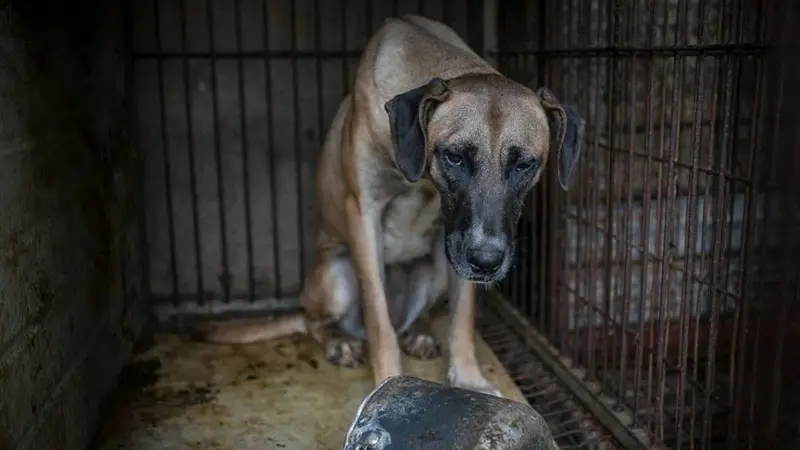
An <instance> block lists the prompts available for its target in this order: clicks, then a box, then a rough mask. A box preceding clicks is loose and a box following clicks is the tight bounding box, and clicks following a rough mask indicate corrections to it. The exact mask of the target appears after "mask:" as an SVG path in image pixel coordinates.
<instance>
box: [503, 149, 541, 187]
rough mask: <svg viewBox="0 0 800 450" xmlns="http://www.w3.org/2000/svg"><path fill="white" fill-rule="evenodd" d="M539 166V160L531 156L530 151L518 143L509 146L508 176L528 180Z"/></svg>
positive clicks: (506, 172)
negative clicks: (517, 144)
mask: <svg viewBox="0 0 800 450" xmlns="http://www.w3.org/2000/svg"><path fill="white" fill-rule="evenodd" d="M539 166H540V163H539V160H537V159H536V158H534V157H532V156H530V153H529V152H526V151H525V149H524V148H522V147H519V146H516V145H512V146H511V147H509V149H508V160H507V162H506V170H505V175H506V178H509V179H516V180H520V181H525V180H528V179H529V178H531V177H533V176H534V175H536V172H537V171H538V170H539Z"/></svg>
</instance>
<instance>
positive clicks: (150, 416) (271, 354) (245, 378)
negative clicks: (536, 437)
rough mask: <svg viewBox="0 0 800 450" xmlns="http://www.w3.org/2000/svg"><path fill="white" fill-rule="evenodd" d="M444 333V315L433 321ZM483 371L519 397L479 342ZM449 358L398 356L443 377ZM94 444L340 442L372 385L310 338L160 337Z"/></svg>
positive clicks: (103, 447)
mask: <svg viewBox="0 0 800 450" xmlns="http://www.w3.org/2000/svg"><path fill="white" fill-rule="evenodd" d="M434 332H435V333H436V334H437V336H438V337H439V338H440V339H441V342H446V340H445V339H444V338H445V336H446V333H447V319H446V317H440V318H439V319H438V320H436V321H435V322H434ZM477 353H478V359H479V361H480V363H481V365H482V368H483V370H484V373H485V374H486V377H487V378H488V379H489V381H490V382H492V383H493V384H494V385H495V386H497V388H498V389H500V391H501V392H503V394H504V395H506V396H507V397H509V398H512V399H514V400H517V401H525V400H524V398H523V397H522V394H521V393H520V391H519V390H518V389H517V387H516V386H515V385H514V383H513V381H511V378H510V377H509V376H508V374H507V373H506V372H505V371H504V370H503V368H502V366H501V365H500V363H499V362H498V361H497V359H496V358H495V356H494V354H492V352H491V350H490V349H489V347H488V346H487V345H486V344H485V343H484V342H483V341H482V340H480V339H478V347H477ZM446 363H447V358H446V357H441V358H437V359H436V360H433V361H425V362H423V361H419V360H414V359H410V358H406V359H405V360H404V369H405V371H406V373H408V374H411V375H415V376H418V377H420V378H426V379H430V380H436V381H444V380H445V379H446V373H447V368H446ZM122 384H123V387H122V388H121V389H120V392H119V393H118V395H117V399H116V401H115V402H114V405H113V406H112V409H111V411H110V414H109V416H108V417H107V422H106V424H105V426H104V428H103V429H102V430H101V432H100V434H99V436H98V440H97V442H96V448H97V449H98V450H111V449H116V450H119V449H127V450H133V449H136V450H151V449H153V450H154V449H239V450H249V449H253V450H255V449H259V450H261V449H322V450H339V449H341V448H342V443H343V441H344V437H345V434H346V432H347V428H348V427H349V425H350V422H351V421H352V419H353V415H354V414H355V411H356V409H357V408H358V405H359V403H360V402H361V399H362V398H363V397H364V396H365V395H366V394H367V393H369V391H370V390H371V389H372V387H373V384H372V379H371V377H370V375H369V372H368V370H367V368H366V367H361V368H359V369H346V368H340V367H336V366H333V365H331V364H329V363H328V362H327V361H326V360H325V359H324V358H323V356H322V349H321V347H320V346H319V345H318V344H316V343H315V342H313V341H311V340H310V339H308V338H306V337H292V338H286V339H281V340H276V341H273V342H267V343H261V344H253V345H244V346H227V345H215V344H206V343H199V342H194V341H191V340H188V339H186V338H183V337H181V336H178V335H171V334H160V335H157V336H156V340H155V345H153V346H152V347H151V348H150V349H149V350H148V351H146V352H144V353H142V354H140V355H138V356H137V357H136V359H135V361H134V362H133V363H132V365H131V366H130V367H129V368H128V369H127V370H126V371H125V375H124V377H123V380H122Z"/></svg>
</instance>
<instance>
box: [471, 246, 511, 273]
mask: <svg viewBox="0 0 800 450" xmlns="http://www.w3.org/2000/svg"><path fill="white" fill-rule="evenodd" d="M505 256H506V248H505V246H504V245H502V244H499V243H492V244H488V243H487V244H485V245H481V246H479V247H476V248H473V249H471V250H470V252H469V254H468V255H467V262H468V263H469V265H470V266H472V268H473V269H475V270H476V271H478V272H481V273H486V274H489V273H494V272H496V271H497V269H499V268H500V265H502V264H503V258H505Z"/></svg>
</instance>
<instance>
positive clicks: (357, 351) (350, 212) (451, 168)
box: [205, 15, 583, 395]
mask: <svg viewBox="0 0 800 450" xmlns="http://www.w3.org/2000/svg"><path fill="white" fill-rule="evenodd" d="M582 133H583V120H582V119H581V117H580V116H578V115H577V114H576V113H575V112H574V111H573V110H572V108H570V107H569V106H566V105H561V104H559V103H558V102H557V100H556V99H555V97H554V96H553V95H552V94H551V93H550V92H549V91H547V90H546V89H540V90H539V92H538V95H537V93H534V92H533V91H531V90H530V89H528V88H526V87H524V86H522V85H520V84H517V83H515V82H513V81H511V80H509V79H507V78H505V77H503V76H502V75H500V74H499V73H498V72H497V71H496V70H495V69H494V68H492V67H491V66H490V65H489V64H488V63H487V62H485V61H484V60H483V59H481V58H480V57H479V56H478V55H477V54H475V53H474V52H473V51H472V50H470V49H469V48H468V47H467V45H466V44H465V43H464V42H463V41H462V40H461V39H460V38H459V37H458V35H457V34H456V33H455V32H454V31H453V30H452V29H450V28H449V27H447V26H445V25H443V24H441V23H439V22H436V21H433V20H430V19H426V18H423V17H420V16H413V15H408V16H404V17H403V18H401V19H390V20H387V21H386V22H385V23H384V25H383V26H382V27H381V28H380V29H379V30H378V31H377V32H376V33H375V35H374V36H373V37H372V39H371V40H370V42H369V43H368V45H367V48H366V50H365V52H364V55H363V57H362V59H361V63H360V65H359V68H358V71H357V73H356V77H355V85H354V88H353V92H352V93H351V94H350V95H349V96H348V97H347V98H345V99H344V100H343V101H342V103H341V105H340V107H339V110H338V112H337V113H336V116H335V117H334V119H333V123H332V124H331V128H330V131H329V132H328V135H327V138H326V142H325V145H324V147H323V149H322V153H321V155H320V160H319V169H318V173H317V195H318V199H319V205H320V208H321V220H322V223H321V226H320V230H319V234H318V236H317V254H316V261H315V264H316V266H315V268H314V269H313V272H312V273H311V276H310V278H309V280H308V282H307V285H306V287H305V290H304V292H303V294H302V302H303V306H304V309H305V314H301V315H295V316H290V317H285V318H282V319H278V320H276V321H273V322H269V323H260V324H252V325H244V324H241V323H240V324H236V323H234V324H230V325H227V326H224V325H223V326H221V327H218V328H215V329H212V330H210V331H209V332H208V333H206V334H205V339H207V340H211V341H216V342H227V343H233V342H238V343H244V342H253V341H257V340H266V339H271V338H274V337H278V336H283V335H286V334H291V333H310V334H311V335H312V336H314V337H315V338H316V339H318V340H319V341H321V342H322V343H324V345H325V354H326V357H327V359H328V360H329V361H331V362H332V363H334V364H339V365H344V366H354V365H357V364H359V363H360V362H361V361H362V360H363V359H364V358H365V356H366V355H365V347H364V341H365V340H366V343H367V346H366V348H367V349H368V350H369V362H370V366H371V368H372V373H373V376H374V380H375V382H376V383H378V382H380V381H382V380H383V379H385V378H387V377H389V376H392V375H399V374H400V373H401V364H400V360H401V358H400V349H401V348H402V349H403V351H405V352H406V353H407V354H409V355H411V356H415V357H418V358H432V357H436V356H438V355H439V353H440V350H439V344H438V343H437V342H436V340H435V339H434V338H433V336H432V335H431V334H430V331H429V328H428V322H427V320H425V319H422V317H424V316H426V312H427V311H428V310H429V309H430V308H431V306H432V305H433V304H434V302H435V301H436V300H437V299H439V298H440V297H441V296H442V295H443V294H444V293H445V292H447V293H448V295H449V303H450V308H451V310H452V317H451V329H450V336H449V350H450V369H449V373H448V375H449V379H450V382H451V383H452V384H453V385H455V386H459V387H463V388H467V389H472V390H475V391H481V392H487V393H492V394H495V395H500V394H499V392H497V390H496V389H495V388H494V387H493V386H491V385H490V384H489V383H488V382H487V381H486V379H485V378H484V376H483V374H482V373H481V370H480V368H479V367H478V363H477V360H476V357H475V348H474V342H475V336H474V315H475V287H476V286H475V285H476V283H494V282H497V281H499V280H501V279H503V278H504V277H505V276H506V275H507V273H508V271H509V269H510V267H511V264H512V261H513V254H514V240H515V239H514V238H515V228H516V224H517V221H518V219H519V216H520V214H521V207H522V203H523V199H524V198H525V196H526V194H527V193H528V191H529V190H530V189H531V187H532V186H533V185H534V184H536V182H537V181H538V180H539V178H540V177H541V173H542V169H543V167H544V165H545V163H546V162H547V159H548V154H549V153H550V152H551V151H556V152H558V153H557V154H558V158H557V159H558V160H559V163H560V164H559V180H560V181H561V183H562V186H563V187H566V183H567V182H568V181H569V178H570V177H571V175H572V173H573V171H574V168H575V166H576V162H577V160H578V156H579V154H580V144H581V139H582ZM448 263H449V264H448ZM398 336H399V343H398Z"/></svg>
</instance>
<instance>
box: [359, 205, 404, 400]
mask: <svg viewBox="0 0 800 450" xmlns="http://www.w3.org/2000/svg"><path fill="white" fill-rule="evenodd" d="M347 217H348V226H349V228H350V229H349V232H350V236H351V237H352V239H351V242H350V251H351V252H352V255H353V262H354V265H355V268H356V272H357V274H358V279H359V284H360V286H361V302H362V304H361V308H362V310H363V317H364V327H365V328H366V332H367V333H366V334H367V352H368V355H369V364H370V367H371V368H372V376H373V378H374V380H375V384H378V383H380V382H381V381H383V380H384V379H385V378H388V377H391V376H395V375H400V373H401V365H400V364H401V363H400V347H399V345H398V343H397V334H396V333H395V331H394V327H393V326H392V323H391V320H390V318H389V308H388V306H387V302H386V293H385V291H384V288H383V271H384V267H383V257H382V255H381V253H382V251H381V250H382V249H381V248H380V247H379V242H381V240H380V239H379V237H380V236H381V232H382V230H381V224H380V210H379V208H377V207H375V206H374V205H368V204H365V202H363V201H362V202H359V200H358V199H356V198H355V197H350V198H349V199H348V200H347Z"/></svg>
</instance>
